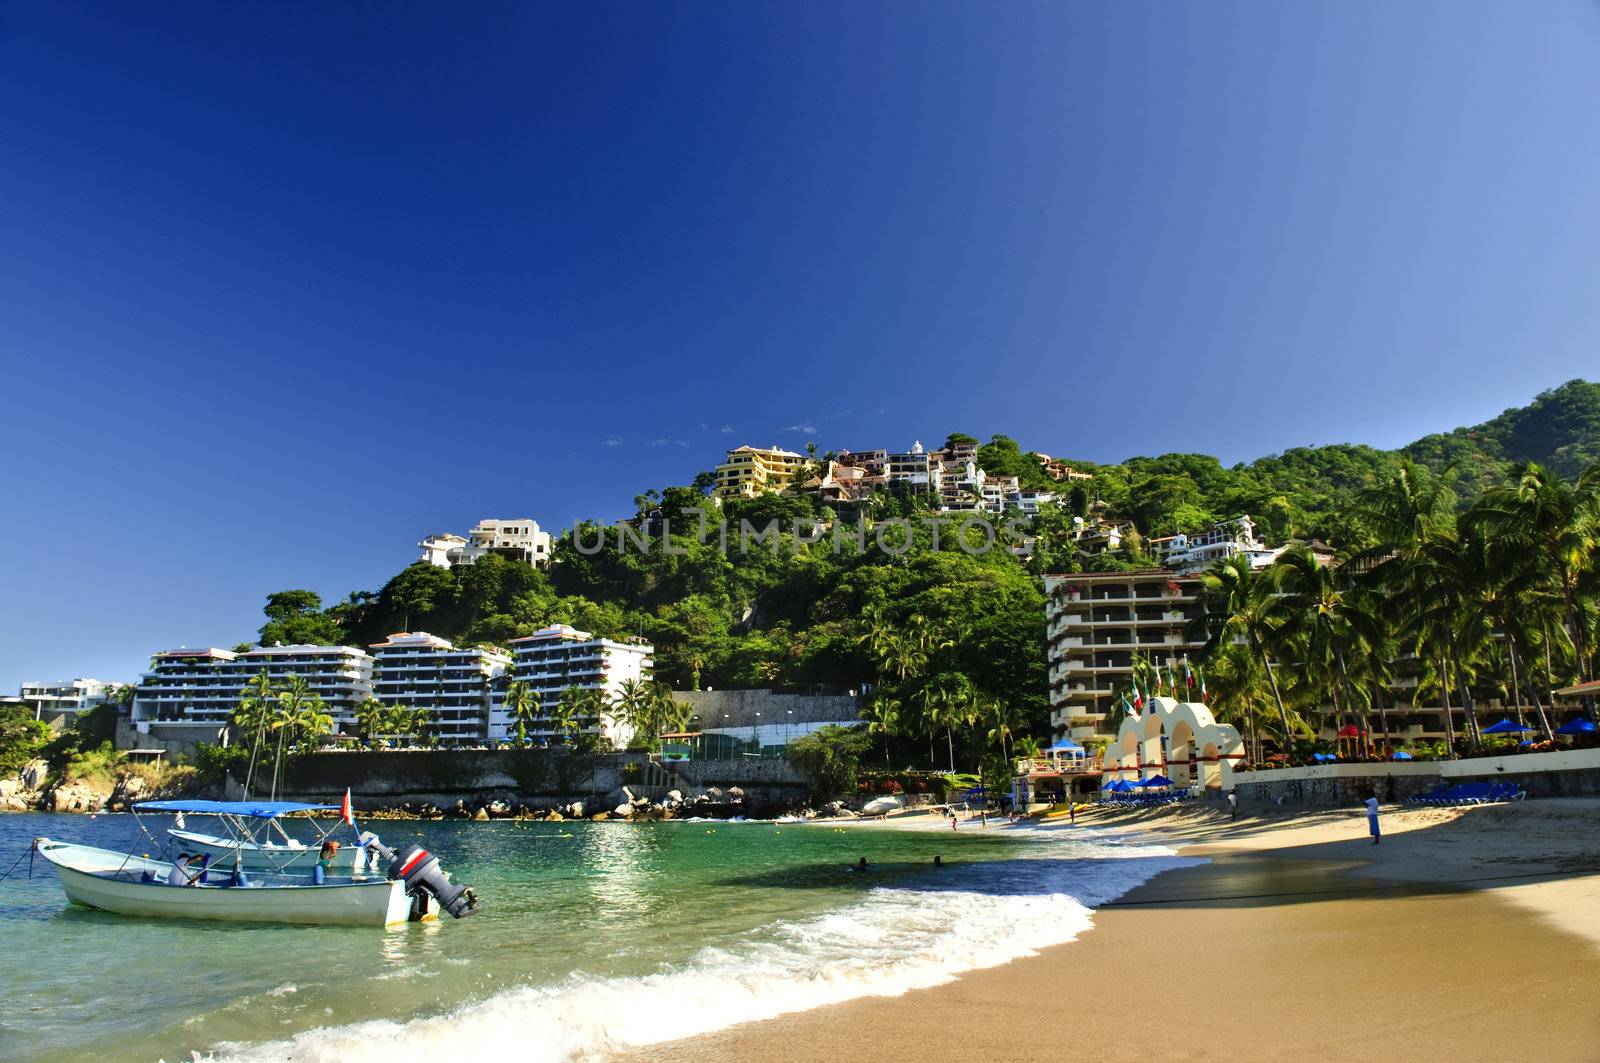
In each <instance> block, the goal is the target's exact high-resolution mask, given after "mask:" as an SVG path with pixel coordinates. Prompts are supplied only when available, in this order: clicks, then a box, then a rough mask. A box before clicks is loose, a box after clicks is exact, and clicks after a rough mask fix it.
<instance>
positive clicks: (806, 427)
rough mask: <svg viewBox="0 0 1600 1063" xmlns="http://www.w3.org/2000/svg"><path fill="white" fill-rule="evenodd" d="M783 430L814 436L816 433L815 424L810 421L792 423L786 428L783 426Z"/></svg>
mask: <svg viewBox="0 0 1600 1063" xmlns="http://www.w3.org/2000/svg"><path fill="white" fill-rule="evenodd" d="M784 431H785V432H799V433H800V434H801V435H805V436H814V435H816V434H817V426H816V425H814V424H812V423H811V422H810V421H805V422H803V423H801V424H792V425H790V426H789V427H788V428H785V429H784Z"/></svg>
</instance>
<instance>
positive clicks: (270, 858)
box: [167, 827, 367, 875]
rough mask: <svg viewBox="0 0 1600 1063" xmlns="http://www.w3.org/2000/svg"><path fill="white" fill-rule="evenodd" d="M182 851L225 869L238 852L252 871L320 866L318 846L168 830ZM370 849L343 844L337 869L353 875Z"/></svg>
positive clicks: (307, 869)
mask: <svg viewBox="0 0 1600 1063" xmlns="http://www.w3.org/2000/svg"><path fill="white" fill-rule="evenodd" d="M167 834H168V835H170V836H171V837H172V838H173V840H175V841H176V842H177V843H178V846H179V848H181V849H183V850H184V851H186V852H191V853H196V854H199V855H209V856H210V857H211V862H212V863H214V864H217V865H218V866H221V867H232V866H233V854H234V851H235V850H237V851H238V853H239V858H240V863H242V864H243V865H244V866H245V867H246V868H248V869H251V870H257V869H261V870H272V871H289V872H297V873H299V874H302V875H309V874H310V873H311V869H312V868H313V867H315V866H316V863H317V853H318V850H317V849H316V848H314V847H307V848H299V849H296V848H292V847H289V846H275V845H269V846H266V847H262V846H259V845H251V844H249V843H246V844H244V845H240V844H239V843H237V842H235V841H233V840H232V839H230V838H219V837H217V836H216V835H213V834H200V833H198V832H196V831H191V830H180V829H179V828H177V827H171V828H169V829H168V830H167ZM366 852H367V851H366V850H365V849H363V848H361V847H360V846H358V845H341V846H340V847H339V851H338V852H337V853H335V854H334V857H333V861H332V864H333V869H334V870H335V871H337V872H341V873H343V874H349V873H350V872H351V871H352V870H353V869H354V868H355V863H356V856H357V855H358V854H359V855H361V856H363V857H364V856H365V855H366Z"/></svg>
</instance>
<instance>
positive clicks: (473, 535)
mask: <svg viewBox="0 0 1600 1063" xmlns="http://www.w3.org/2000/svg"><path fill="white" fill-rule="evenodd" d="M467 536H468V537H467V538H465V539H463V538H462V537H461V536H459V535H456V534H453V533H451V532H444V533H442V534H439V535H430V536H429V537H428V538H426V539H424V540H422V541H421V542H420V543H418V544H417V546H418V547H419V548H420V549H421V550H422V556H421V557H419V558H417V560H418V561H426V562H427V563H428V564H430V565H437V566H438V567H440V568H452V567H454V566H456V565H470V564H472V563H473V562H474V561H476V560H478V558H480V557H483V556H484V555H486V554H499V555H500V556H502V557H506V558H509V559H510V560H512V561H521V562H523V563H525V564H529V565H533V566H535V567H536V568H544V567H545V566H547V565H549V564H550V552H551V539H550V533H549V532H547V531H544V530H542V529H541V528H540V527H539V522H538V521H536V520H534V519H533V518H532V517H516V518H512V519H509V520H496V519H486V520H480V521H478V523H477V524H476V525H475V526H474V527H473V529H472V530H471V531H470V532H468V533H467Z"/></svg>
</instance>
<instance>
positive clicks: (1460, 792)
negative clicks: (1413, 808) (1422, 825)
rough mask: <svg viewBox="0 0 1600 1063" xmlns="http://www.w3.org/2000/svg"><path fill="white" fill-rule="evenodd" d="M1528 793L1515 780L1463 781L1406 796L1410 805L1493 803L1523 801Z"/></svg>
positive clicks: (1445, 805)
mask: <svg viewBox="0 0 1600 1063" xmlns="http://www.w3.org/2000/svg"><path fill="white" fill-rule="evenodd" d="M1527 796H1528V794H1527V792H1526V791H1525V790H1523V789H1522V787H1520V786H1518V785H1517V784H1516V783H1514V782H1463V783H1456V784H1455V785H1453V786H1452V785H1446V784H1445V783H1440V784H1439V785H1438V786H1436V787H1434V788H1433V790H1432V791H1430V792H1429V793H1425V794H1418V795H1417V796H1416V797H1408V798H1406V804H1408V805H1436V806H1439V807H1441V808H1443V807H1454V806H1457V805H1493V804H1498V803H1500V802H1501V801H1521V800H1522V799H1523V798H1525V797H1527Z"/></svg>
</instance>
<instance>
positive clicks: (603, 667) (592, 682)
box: [490, 624, 655, 749]
mask: <svg viewBox="0 0 1600 1063" xmlns="http://www.w3.org/2000/svg"><path fill="white" fill-rule="evenodd" d="M511 649H512V653H513V654H514V655H515V658H516V665H515V672H514V675H513V678H514V679H515V680H517V681H520V682H525V683H527V684H528V685H529V686H530V687H531V688H532V689H533V692H534V694H535V696H537V697H538V699H539V705H540V707H541V710H542V713H541V715H542V719H541V720H540V722H539V725H538V726H537V727H536V728H535V729H534V731H533V733H534V734H535V735H536V736H537V737H539V738H543V739H546V740H548V739H550V738H553V737H555V734H556V728H555V725H554V724H553V723H552V722H551V720H550V710H551V709H552V708H554V707H555V706H556V704H557V703H558V702H559V701H560V700H561V694H562V692H563V691H565V690H567V689H568V688H570V687H577V688H578V689H580V690H598V691H601V692H602V693H603V694H604V695H605V696H606V700H607V702H612V701H614V700H615V698H616V696H617V695H618V694H619V693H620V692H621V690H622V685H623V684H624V683H626V682H627V681H628V680H630V679H637V680H641V681H649V679H650V675H651V663H652V660H653V657H654V653H655V647H653V646H651V645H650V644H649V643H648V642H645V641H643V640H642V639H641V640H638V641H628V642H616V641H614V640H612V639H603V638H596V637H595V636H593V635H591V634H590V633H589V632H587V631H579V630H577V629H576V628H571V627H568V626H567V625H565V624H558V625H556V626H554V627H547V628H544V629H543V630H541V631H535V632H534V633H533V634H531V635H528V636H525V637H523V638H520V639H512V640H511ZM496 726H498V727H500V728H502V729H503V730H502V732H501V733H507V732H509V731H515V730H516V726H515V724H514V723H512V721H511V720H510V719H509V718H508V714H507V713H506V712H505V710H504V708H503V707H502V709H501V710H500V712H499V718H498V719H497V720H496V721H494V722H492V723H491V724H490V728H491V730H493V729H494V728H495V727H496ZM578 728H579V730H580V731H584V732H588V733H590V734H603V735H605V736H606V737H607V738H609V739H610V740H611V743H612V745H613V746H615V747H616V748H618V749H623V748H625V747H626V746H627V744H628V741H629V739H631V738H632V737H633V729H632V728H631V727H630V726H629V725H628V724H627V723H626V722H624V721H623V720H621V719H620V718H618V717H617V715H616V714H615V713H614V712H610V711H606V712H602V713H601V714H600V715H598V716H587V717H584V718H582V719H580V720H578Z"/></svg>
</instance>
